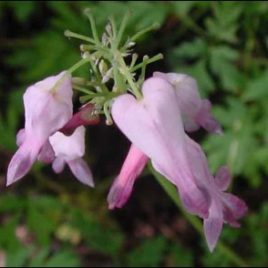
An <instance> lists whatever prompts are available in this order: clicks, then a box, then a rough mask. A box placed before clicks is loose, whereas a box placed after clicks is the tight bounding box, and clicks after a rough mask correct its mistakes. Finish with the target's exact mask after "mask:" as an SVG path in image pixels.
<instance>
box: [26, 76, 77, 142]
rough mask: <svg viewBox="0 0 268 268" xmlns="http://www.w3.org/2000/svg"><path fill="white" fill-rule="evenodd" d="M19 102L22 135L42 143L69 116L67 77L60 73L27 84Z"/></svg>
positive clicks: (68, 80)
mask: <svg viewBox="0 0 268 268" xmlns="http://www.w3.org/2000/svg"><path fill="white" fill-rule="evenodd" d="M23 101H24V108H25V132H26V135H28V134H29V133H31V135H32V136H33V137H35V138H36V139H38V140H39V141H40V142H41V141H43V142H45V141H46V140H47V139H48V137H49V136H50V135H52V134H53V133H54V132H56V131H57V130H58V129H60V128H61V127H63V126H64V125H65V124H66V122H67V121H68V120H69V119H70V118H71V117H72V111H73V105H72V84H71V76H70V75H69V74H68V73H67V72H62V73H60V74H59V75H56V76H51V77H48V78H46V79H44V80H42V81H41V82H38V83H36V84H34V85H32V86H30V87H28V88H27V90H26V92H25V93H24V95H23Z"/></svg>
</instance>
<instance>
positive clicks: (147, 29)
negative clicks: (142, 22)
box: [130, 23, 159, 42]
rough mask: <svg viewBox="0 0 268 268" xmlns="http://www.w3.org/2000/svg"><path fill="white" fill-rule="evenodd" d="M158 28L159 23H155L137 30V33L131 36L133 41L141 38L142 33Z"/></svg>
mask: <svg viewBox="0 0 268 268" xmlns="http://www.w3.org/2000/svg"><path fill="white" fill-rule="evenodd" d="M157 28H159V24H158V23H154V24H153V25H151V26H149V27H147V28H145V29H143V30H141V31H139V32H137V33H136V34H135V35H133V36H132V37H130V40H131V41H133V42H134V41H136V40H137V39H139V38H140V37H141V36H142V35H144V34H146V33H148V32H150V31H152V30H156V29H157Z"/></svg>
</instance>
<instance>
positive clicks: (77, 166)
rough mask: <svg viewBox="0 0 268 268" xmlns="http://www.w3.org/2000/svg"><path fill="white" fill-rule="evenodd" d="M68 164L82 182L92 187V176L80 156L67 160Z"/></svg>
mask: <svg viewBox="0 0 268 268" xmlns="http://www.w3.org/2000/svg"><path fill="white" fill-rule="evenodd" d="M67 163H68V166H69V168H70V169H71V171H72V173H73V174H74V176H75V177H76V178H77V179H78V180H79V181H80V182H82V183H83V184H86V185H88V186H91V187H94V181H93V176H92V173H91V170H90V168H89V166H88V165H87V163H86V162H85V161H84V160H83V159H82V158H77V159H74V160H71V161H68V162H67Z"/></svg>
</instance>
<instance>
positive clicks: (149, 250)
mask: <svg viewBox="0 0 268 268" xmlns="http://www.w3.org/2000/svg"><path fill="white" fill-rule="evenodd" d="M166 243H167V241H166V239H165V238H164V237H162V236H158V237H155V238H151V239H147V240H145V241H144V242H143V243H142V244H141V245H140V246H139V247H138V248H136V249H134V250H132V251H131V253H129V254H128V256H127V264H128V266H129V267H159V265H160V262H161V260H162V259H163V257H164V250H165V247H166Z"/></svg>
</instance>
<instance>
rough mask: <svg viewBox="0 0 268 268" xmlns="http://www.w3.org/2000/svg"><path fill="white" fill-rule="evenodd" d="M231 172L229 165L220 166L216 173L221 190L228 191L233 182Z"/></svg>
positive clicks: (216, 180)
mask: <svg viewBox="0 0 268 268" xmlns="http://www.w3.org/2000/svg"><path fill="white" fill-rule="evenodd" d="M231 179H232V178H231V174H230V170H229V168H228V167H226V166H223V167H220V168H219V169H218V171H217V173H216V175H215V183H216V185H217V187H218V188H219V190H221V191H226V190H227V188H228V187H229V185H230V183H231Z"/></svg>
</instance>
